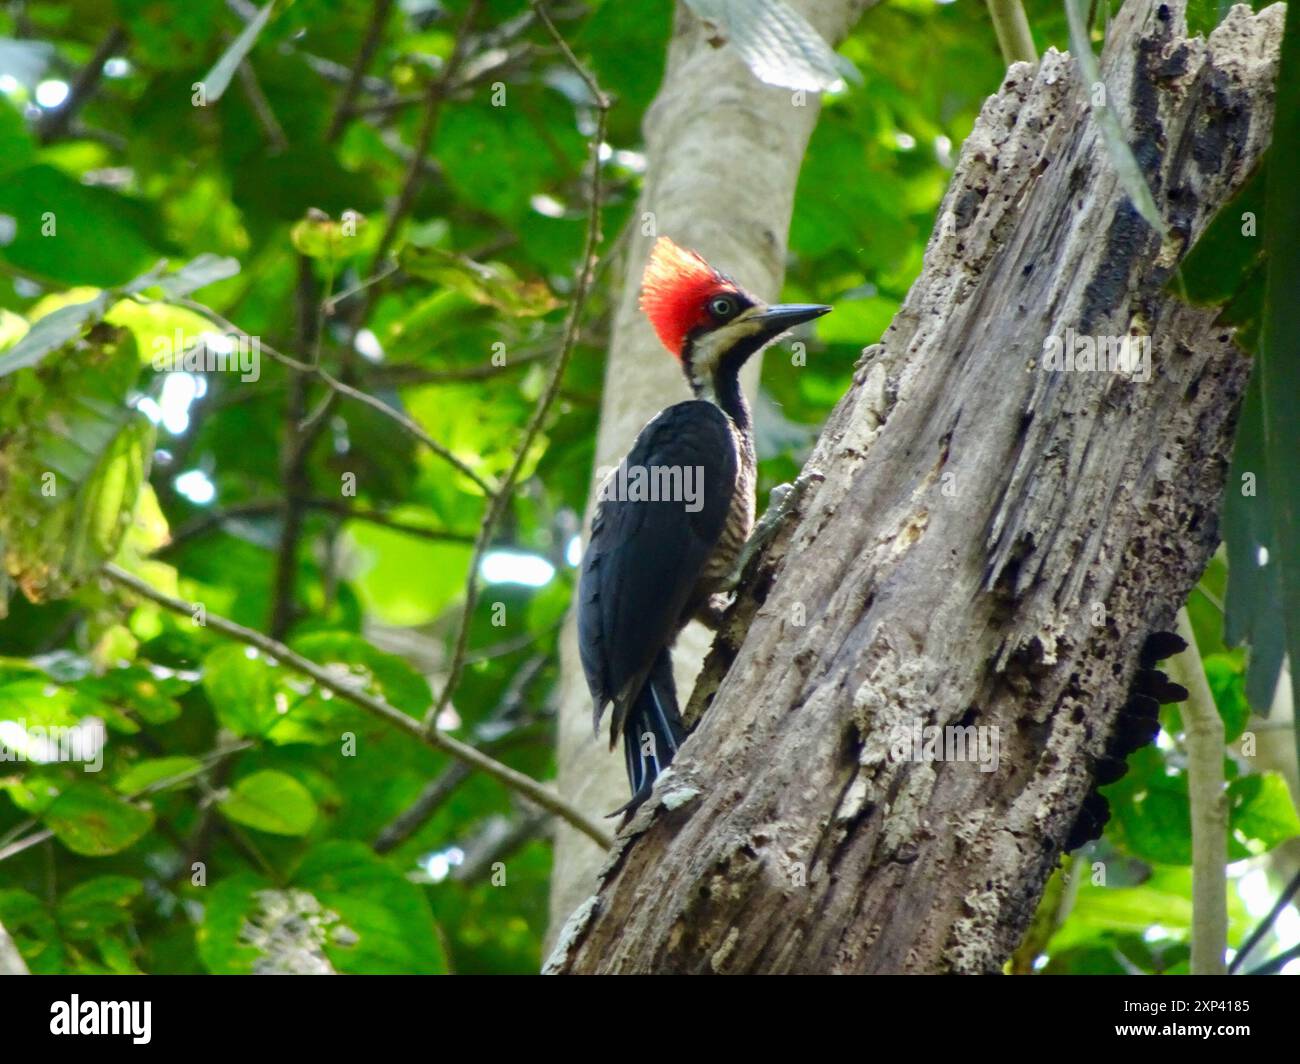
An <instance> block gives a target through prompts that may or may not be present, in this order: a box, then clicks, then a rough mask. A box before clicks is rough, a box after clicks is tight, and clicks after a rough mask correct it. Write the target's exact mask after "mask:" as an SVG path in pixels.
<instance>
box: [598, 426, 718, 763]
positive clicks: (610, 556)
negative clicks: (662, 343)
mask: <svg viewBox="0 0 1300 1064" xmlns="http://www.w3.org/2000/svg"><path fill="white" fill-rule="evenodd" d="M622 465H623V467H625V468H626V469H627V470H628V471H629V474H631V472H632V471H634V470H636V469H637V468H638V467H640V468H642V469H647V470H650V469H653V468H655V467H659V468H664V467H668V468H672V467H677V468H679V469H681V470H683V472H684V471H686V470H688V469H689V470H691V471H692V475H694V476H696V478H697V480H698V483H699V489H698V490H699V499H698V501H699V503H700V504H701V505H700V507H699V509H698V510H696V511H695V512H693V513H692V512H691V511H690V509H688V506H687V504H686V503H685V502H684V501H682V500H680V499H678V500H675V501H674V500H660V501H658V502H655V501H629V500H625V499H619V498H617V497H613V493H611V492H610V491H608V490H607V491H606V495H607V497H606V498H605V499H604V500H603V501H601V503H600V504H599V505H598V507H597V509H596V515H595V517H594V518H593V519H592V523H591V542H590V544H589V545H588V547H587V553H586V556H585V557H584V559H583V563H582V575H581V579H580V582H579V585H578V646H579V649H580V651H581V655H582V667H583V671H584V672H585V673H586V674H587V687H588V688H589V689H590V690H591V697H592V702H593V710H594V723H595V725H596V727H597V728H599V726H600V718H601V715H602V714H603V713H604V711H605V706H606V704H607V703H608V702H610V701H613V702H614V714H613V716H612V718H611V720H610V745H611V746H612V745H613V744H614V742H615V741H616V740H617V738H618V733H619V729H620V727H621V726H622V724H623V720H624V718H625V717H626V716H627V712H628V708H629V707H630V705H631V704H632V702H633V701H634V700H635V699H636V696H637V694H638V693H639V691H640V689H641V686H642V684H643V683H644V681H645V677H646V675H647V673H648V672H649V671H650V668H651V666H652V665H653V664H654V661H655V657H656V655H657V654H658V653H659V651H660V650H661V649H662V648H664V647H665V646H667V645H668V644H669V643H670V642H671V641H672V640H673V638H674V637H675V636H676V634H677V630H678V628H679V627H680V624H681V621H682V613H683V611H684V610H685V609H686V607H687V605H688V604H689V602H690V599H691V594H692V592H693V590H694V588H695V584H696V581H697V580H698V579H699V575H700V570H701V569H702V568H703V566H704V563H705V561H706V560H707V558H708V556H709V554H710V553H711V552H712V551H713V548H714V547H715V545H716V544H717V542H718V537H719V536H720V535H721V533H722V529H723V526H724V525H725V523H726V519H727V513H728V510H729V508H730V505H731V496H732V492H733V491H734V490H735V484H736V444H735V439H734V437H733V435H732V431H731V423H730V421H729V420H728V418H727V415H726V414H724V413H723V412H722V411H721V410H720V409H719V408H718V407H716V406H714V405H713V404H712V403H708V402H704V401H703V400H690V401H688V402H685V403H677V404H676V405H675V406H670V407H668V408H667V409H666V410H664V411H663V412H662V413H661V414H659V416H658V417H656V418H655V419H654V420H652V421H651V422H650V423H649V424H647V425H646V427H645V428H643V429H642V430H641V434H640V435H639V436H638V437H637V439H636V443H634V444H633V445H632V449H631V451H629V452H628V455H627V457H626V458H625V459H623V463H622ZM617 476H618V474H617V473H616V474H615V477H617ZM700 478H702V479H700ZM608 483H609V482H607V484H608ZM614 483H615V484H617V483H619V482H618V481H615V482H614Z"/></svg>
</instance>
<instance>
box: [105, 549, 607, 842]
mask: <svg viewBox="0 0 1300 1064" xmlns="http://www.w3.org/2000/svg"><path fill="white" fill-rule="evenodd" d="M102 572H103V574H104V575H105V576H106V577H107V578H108V579H109V580H111V581H113V582H114V583H116V584H118V585H120V586H122V587H125V588H127V589H129V590H131V591H133V592H135V593H136V594H137V595H140V596H141V597H142V598H146V599H148V600H149V601H150V602H154V603H156V604H157V605H159V606H162V607H163V608H164V609H167V610H170V611H171V612H173V613H176V614H179V615H181V616H184V617H193V616H194V614H195V607H194V605H193V604H192V603H189V602H186V601H185V600H183V599H179V598H173V597H172V596H171V595H167V594H164V593H163V592H161V591H158V590H157V589H156V588H154V587H152V586H150V585H149V584H147V583H145V582H144V581H143V580H141V579H140V578H139V577H137V576H135V575H133V574H131V573H128V572H127V571H126V570H125V569H122V568H119V567H118V566H116V565H113V564H108V565H105V566H104V568H103V570H102ZM207 626H208V627H209V628H211V629H213V630H214V631H217V632H220V633H221V634H222V635H225V636H228V637H229V638H231V639H234V640H236V641H237V642H240V643H243V644H245V645H246V646H251V647H255V648H256V649H258V650H260V651H261V652H262V653H264V654H266V655H267V656H268V657H271V658H273V659H275V660H276V661H278V662H279V663H280V664H281V665H284V666H285V667H287V668H290V669H293V670H295V671H296V672H300V673H302V674H303V675H304V676H309V677H311V679H313V680H315V681H316V683H317V684H318V685H319V686H321V687H323V688H324V689H325V690H327V691H332V692H333V693H334V694H335V695H336V696H337V697H339V698H342V699H343V700H344V701H346V702H351V703H352V704H353V705H354V706H357V707H359V708H360V709H364V710H365V711H366V712H367V713H370V714H371V715H373V716H375V717H378V718H379V719H380V720H383V721H385V722H386V723H387V724H389V725H391V726H392V727H394V728H396V729H397V730H398V731H401V732H404V733H405V734H407V735H409V736H410V737H411V738H413V739H416V740H418V741H420V742H422V743H424V744H425V745H426V746H429V747H432V748H433V749H435V750H441V751H443V752H444V753H447V754H450V755H451V756H452V757H454V758H456V759H458V760H460V761H464V762H465V763H466V764H468V765H470V767H472V768H475V769H478V770H479V771H480V772H482V773H484V774H485V775H488V776H491V777H492V778H493V779H494V780H496V781H497V782H498V783H501V784H502V785H504V786H506V787H508V788H510V789H511V790H513V791H516V792H518V793H519V794H521V795H523V796H524V797H525V798H527V799H528V800H529V801H530V802H533V803H534V804H535V805H538V806H540V807H541V808H543V809H546V810H549V811H550V812H552V813H554V814H555V815H556V816H558V817H559V818H560V819H561V820H563V821H564V822H565V823H567V824H569V825H571V826H572V827H574V828H576V829H577V830H578V831H581V832H582V833H583V834H584V835H586V836H587V837H588V838H590V839H591V840H592V841H593V842H595V843H597V845H599V846H602V847H608V846H609V845H610V843H611V841H612V840H611V839H610V836H609V835H608V833H607V832H605V831H604V829H602V828H601V826H600V825H599V824H597V823H596V822H595V821H594V820H592V819H591V818H590V817H588V816H587V815H586V814H585V813H583V812H582V811H581V810H579V809H576V808H574V807H573V806H572V805H570V804H569V803H568V802H566V801H565V800H564V799H563V798H561V797H560V796H559V795H558V794H556V793H555V792H554V791H552V790H551V789H550V788H549V787H546V786H545V785H543V784H541V783H538V782H537V781H536V780H535V779H533V778H532V777H530V776H525V775H524V774H523V773H522V772H518V771H516V770H515V769H513V768H511V767H510V766H509V765H503V764H501V762H499V761H496V760H494V759H493V758H491V757H488V756H487V755H486V754H484V753H482V752H481V751H479V750H476V749H475V748H474V747H472V746H470V745H468V744H467V743H463V742H461V741H460V740H459V739H454V738H452V737H451V736H450V735H446V734H444V733H442V732H440V731H438V730H437V729H432V730H431V729H428V728H425V727H424V726H423V725H422V724H421V723H420V721H418V720H416V719H414V718H413V717H408V716H407V715H406V714H405V713H403V712H402V711H401V710H400V709H397V708H396V707H394V706H392V705H390V704H389V703H388V702H386V701H384V699H382V698H377V697H375V696H374V695H371V694H368V693H366V692H365V691H362V690H359V689H358V688H356V687H355V686H353V685H352V684H350V683H347V682H344V681H340V680H339V679H338V677H337V676H335V675H334V674H332V673H331V672H330V670H328V669H326V668H325V667H324V666H321V665H317V664H316V663H315V662H314V661H310V660H309V659H307V658H304V657H303V656H302V655H301V654H298V653H296V652H294V651H292V650H290V649H289V648H288V647H287V646H285V645H284V644H283V643H281V642H279V641H278V640H275V639H271V638H270V637H269V636H266V635H263V634H262V633H261V632H258V631H255V630H253V629H252V628H245V627H244V626H243V625H241V624H236V623H235V622H234V621H231V620H228V619H226V618H225V617H221V616H218V615H217V614H214V613H211V612H209V613H208V614H207Z"/></svg>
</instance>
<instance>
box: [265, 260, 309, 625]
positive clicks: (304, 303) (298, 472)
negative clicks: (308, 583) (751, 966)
mask: <svg viewBox="0 0 1300 1064" xmlns="http://www.w3.org/2000/svg"><path fill="white" fill-rule="evenodd" d="M294 299H295V306H294V309H295V316H296V321H295V323H294V343H295V345H296V347H297V348H298V350H299V351H308V350H311V349H312V348H314V347H315V345H316V338H317V335H318V333H317V319H316V314H315V313H314V305H315V303H316V277H315V274H314V273H313V272H312V263H311V259H309V258H307V256H305V255H299V256H298V283H297V286H296V288H295V293H294ZM310 379H311V374H310V373H307V372H305V371H297V372H295V374H294V377H293V380H292V381H291V382H290V384H289V395H288V397H287V399H286V401H285V408H284V442H283V443H282V445H281V448H280V488H281V490H282V491H283V492H284V501H283V504H282V506H281V512H280V542H279V546H278V548H277V550H276V557H275V577H274V580H275V583H274V586H273V588H272V592H271V619H270V632H271V638H272V639H283V638H284V637H285V635H286V634H287V633H288V631H289V628H290V626H291V625H292V624H293V620H294V616H295V606H294V584H295V583H296V582H297V578H298V543H299V541H300V540H301V539H302V523H303V517H304V514H305V511H306V499H307V454H308V450H309V449H310V446H311V442H312V440H311V436H310V434H308V433H307V432H305V431H304V430H303V427H302V419H303V417H304V415H305V414H306V411H307V386H308V382H309V381H310Z"/></svg>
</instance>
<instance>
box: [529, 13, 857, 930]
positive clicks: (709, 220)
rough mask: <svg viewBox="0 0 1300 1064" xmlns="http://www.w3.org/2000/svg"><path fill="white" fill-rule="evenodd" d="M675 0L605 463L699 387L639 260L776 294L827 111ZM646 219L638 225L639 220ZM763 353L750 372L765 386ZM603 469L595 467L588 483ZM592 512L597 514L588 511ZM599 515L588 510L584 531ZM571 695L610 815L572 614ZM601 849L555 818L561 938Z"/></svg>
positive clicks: (563, 723) (579, 769)
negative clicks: (655, 249) (674, 251)
mask: <svg viewBox="0 0 1300 1064" xmlns="http://www.w3.org/2000/svg"><path fill="white" fill-rule="evenodd" d="M873 2H874V0H794V2H793V6H794V7H796V8H798V9H799V10H800V11H801V12H802V13H803V14H804V15H805V16H806V17H807V18H808V20H809V21H810V22H811V23H812V24H813V25H814V26H816V27H817V29H818V30H819V31H820V32H821V33H822V35H823V36H824V37H825V38H826V39H827V40H828V41H832V42H834V41H839V40H840V39H842V38H843V36H844V35H845V33H847V32H848V29H849V27H850V26H852V24H853V23H854V22H855V21H856V19H857V17H858V16H859V15H860V14H861V12H862V10H863V9H864V8H866V7H868V6H870V4H871V3H873ZM709 36H710V33H709V32H708V31H707V30H706V29H705V27H704V25H703V24H702V23H701V22H700V21H699V19H697V18H696V17H695V16H694V15H692V14H691V13H690V9H689V8H687V7H686V6H685V5H679V7H678V12H677V22H676V25H675V28H674V35H673V40H672V44H671V46H670V50H669V55H668V63H667V68H666V70H665V73H664V83H663V86H662V88H661V89H660V90H659V94H658V96H657V97H656V98H655V102H654V104H653V105H652V106H651V108H650V110H649V111H648V112H647V115H646V121H645V138H646V157H647V169H646V185H645V189H644V191H643V193H642V196H641V202H640V204H639V205H638V208H637V210H638V214H637V217H636V219H635V220H634V229H633V232H632V238H631V241H630V246H629V248H628V254H627V259H626V262H627V264H628V269H627V275H626V277H625V278H624V279H623V288H622V295H621V299H620V300H619V304H618V309H617V312H616V315H615V319H614V328H613V336H612V339H611V343H610V350H609V358H608V362H607V366H606V371H605V390H604V395H603V398H602V400H601V411H600V432H599V435H598V437H597V440H596V465H597V468H600V467H611V466H614V465H616V464H617V463H618V460H619V458H620V457H622V455H623V454H624V452H626V450H627V449H628V447H629V446H631V444H632V441H633V440H634V439H635V438H636V434H637V433H638V432H640V431H641V428H642V426H643V425H644V424H645V423H646V422H647V421H649V420H650V418H651V417H653V416H654V415H655V414H656V413H658V412H659V410H660V409H662V408H663V407H664V406H666V405H668V404H669V403H674V402H677V401H679V400H682V399H687V398H689V397H690V396H689V393H688V392H687V389H686V384H685V382H684V381H683V379H682V374H681V370H680V368H679V367H678V366H677V365H676V363H675V362H674V361H673V360H672V359H671V358H669V357H668V356H667V355H666V354H665V353H664V350H663V348H662V347H661V346H660V344H659V341H658V339H656V337H655V335H654V333H653V332H652V331H651V329H650V326H649V325H648V324H647V322H646V320H645V316H644V315H643V314H642V313H641V312H640V310H639V309H638V307H637V297H638V294H639V289H640V281H641V269H642V266H643V264H644V263H645V261H646V259H647V258H648V257H649V252H650V245H651V244H653V243H654V237H655V235H657V234H663V235H667V236H671V237H672V238H673V239H674V240H676V241H677V242H678V243H681V244H684V245H686V246H687V247H692V248H695V249H696V250H698V251H700V252H701V253H702V254H703V255H704V256H705V257H706V258H707V259H708V260H709V261H710V262H712V263H714V264H715V265H717V266H718V267H719V268H722V269H725V270H726V271H727V272H728V273H730V274H731V275H732V276H733V277H735V278H736V279H737V280H738V281H739V282H740V283H741V284H743V285H745V286H746V287H748V288H749V289H750V290H751V291H753V292H755V293H757V294H758V295H761V296H763V297H766V298H772V297H775V296H776V295H777V293H778V292H779V291H780V288H781V279H782V276H783V274H784V270H785V254H786V237H787V233H788V230H789V226H790V214H791V210H792V207H793V204H794V190H795V185H796V184H797V182H798V179H799V167H800V164H801V163H802V162H803V156H804V149H805V148H806V147H807V144H808V137H809V136H810V134H811V133H812V129H813V126H814V125H815V124H816V121H817V114H818V111H819V101H818V98H817V95H816V94H815V93H800V94H795V93H791V92H790V91H789V90H786V89H778V88H772V87H771V86H766V85H763V84H762V83H760V82H759V81H758V80H756V79H755V77H754V75H753V74H751V73H750V72H749V69H748V68H747V67H746V66H745V64H744V63H743V62H741V60H740V59H738V58H737V57H736V55H735V54H734V53H733V52H732V50H731V49H729V48H718V47H716V46H715V45H713V44H711V43H710V42H709V39H708V38H709ZM643 219H645V220H647V221H648V222H649V223H650V224H647V225H644V226H643V225H642V224H641V223H642V220H643ZM758 373H759V361H758V360H757V359H754V360H752V361H751V364H750V365H749V366H748V367H747V368H746V372H745V375H744V386H745V389H746V391H747V392H748V393H749V394H750V395H753V394H754V392H755V391H756V386H757V381H758ZM598 483H599V478H593V480H592V495H593V497H594V494H595V488H596V486H597V485H598ZM589 517H590V515H588V518H589ZM589 525H590V521H589V520H587V521H584V524H583V528H584V531H585V530H586V529H587V528H588V527H589ZM708 644H709V636H708V634H707V633H706V632H705V631H704V630H703V629H702V628H701V627H700V626H699V625H692V626H691V627H690V628H688V629H687V630H686V632H684V633H683V635H682V638H681V639H679V640H678V643H677V647H676V649H675V652H674V666H675V670H676V674H677V682H678V687H679V688H680V689H681V690H682V691H689V690H690V689H691V685H692V684H693V683H694V681H695V675H696V673H697V672H698V671H699V668H700V662H701V661H703V659H704V654H705V651H706V650H707V649H708ZM560 660H561V681H560V683H561V692H560V694H561V698H560V706H561V709H560V714H559V735H558V738H557V743H556V761H557V763H558V779H557V786H558V787H559V790H560V793H561V794H562V795H564V797H565V798H567V799H568V800H569V801H570V802H572V803H574V804H575V805H577V806H578V807H579V808H581V809H584V810H586V811H587V812H589V813H591V814H593V815H596V816H602V815H603V814H605V813H607V812H609V811H610V810H611V809H615V808H617V807H618V806H620V805H622V804H623V803H624V802H625V801H627V776H626V771H625V769H624V767H623V756H622V754H621V753H619V754H610V753H608V751H607V748H606V744H605V742H604V741H603V740H597V739H595V738H594V737H593V735H592V730H591V698H590V696H589V695H588V693H587V687H586V682H585V680H584V679H583V675H582V668H581V666H580V665H579V663H578V649H577V636H576V630H575V627H574V623H573V618H572V617H570V618H569V620H568V622H567V623H566V626H565V628H564V631H563V633H562V635H561V639H560ZM603 859H604V854H603V853H602V852H601V851H600V850H599V849H598V848H597V847H596V846H595V845H593V843H592V841H591V840H590V839H589V838H587V837H586V836H585V835H581V834H579V833H578V832H576V831H574V830H572V829H571V828H568V827H565V826H562V825H561V826H558V828H557V831H556V836H555V869H554V872H553V873H552V877H551V934H550V936H549V937H550V938H551V939H552V940H553V939H554V936H555V935H556V934H557V933H558V931H559V929H560V927H562V926H563V924H564V921H565V919H566V918H567V917H568V915H569V914H570V913H571V912H572V911H573V909H574V907H575V906H576V905H577V904H578V903H579V902H580V901H582V899H583V898H585V897H586V896H587V895H588V894H590V893H591V891H592V889H593V888H594V886H595V882H596V871H597V869H598V868H599V867H600V863H601V861H602V860H603Z"/></svg>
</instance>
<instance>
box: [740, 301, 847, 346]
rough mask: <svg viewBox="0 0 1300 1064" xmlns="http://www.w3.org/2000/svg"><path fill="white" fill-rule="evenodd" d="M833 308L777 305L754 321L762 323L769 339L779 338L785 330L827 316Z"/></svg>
mask: <svg viewBox="0 0 1300 1064" xmlns="http://www.w3.org/2000/svg"><path fill="white" fill-rule="evenodd" d="M833 309H834V308H833V307H827V306H823V305H822V304H820V303H777V304H776V305H775V306H771V307H768V308H767V310H765V311H763V313H762V314H759V315H758V316H757V318H756V319H755V320H756V321H761V322H762V323H763V331H764V332H765V333H767V335H768V337H769V338H772V337H777V336H780V335H781V334H782V333H783V332H785V331H786V330H787V329H793V328H794V327H795V326H796V325H802V324H803V323H804V322H806V321H812V320H813V318H820V317H821V316H822V315H823V314H829V313H830V312H831V311H832V310H833Z"/></svg>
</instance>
